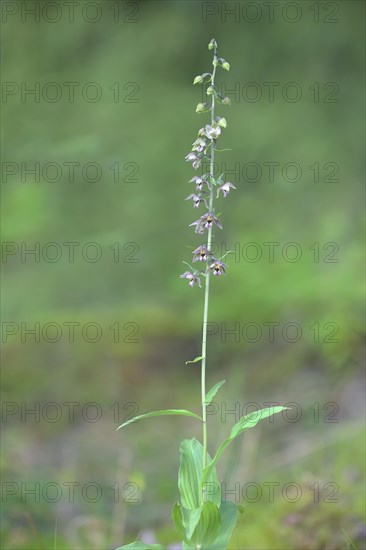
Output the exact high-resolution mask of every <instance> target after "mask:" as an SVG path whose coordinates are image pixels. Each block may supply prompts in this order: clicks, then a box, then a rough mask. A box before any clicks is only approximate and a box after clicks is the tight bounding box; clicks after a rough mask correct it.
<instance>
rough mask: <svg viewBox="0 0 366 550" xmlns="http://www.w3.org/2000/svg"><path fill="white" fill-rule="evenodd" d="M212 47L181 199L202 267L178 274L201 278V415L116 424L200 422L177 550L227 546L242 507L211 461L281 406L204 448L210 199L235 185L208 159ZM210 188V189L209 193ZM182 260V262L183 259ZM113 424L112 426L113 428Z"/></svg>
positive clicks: (179, 513)
mask: <svg viewBox="0 0 366 550" xmlns="http://www.w3.org/2000/svg"><path fill="white" fill-rule="evenodd" d="M208 48H209V50H213V60H212V66H213V69H212V72H209V73H203V74H202V75H198V76H196V78H195V79H194V82H193V84H202V85H203V86H205V88H206V95H207V98H208V100H207V101H206V102H204V103H198V105H197V108H196V112H197V113H206V112H209V113H210V115H211V117H210V123H209V124H206V125H205V126H204V127H202V128H200V129H199V131H198V135H197V139H196V140H195V141H194V142H193V144H192V149H191V151H190V152H189V153H188V155H187V156H186V161H188V162H191V163H192V167H193V168H194V169H195V170H197V169H198V168H200V167H201V166H202V162H203V161H204V160H207V161H209V166H210V168H209V172H207V173H204V174H202V175H201V176H194V177H193V178H192V179H191V180H190V183H194V184H195V191H196V192H195V193H192V194H190V195H189V196H188V197H187V200H193V206H194V208H199V207H200V206H204V208H206V212H205V213H204V214H203V215H201V216H200V217H199V218H198V219H197V220H196V221H194V222H193V223H191V224H190V225H191V226H194V227H195V232H196V233H197V234H199V235H202V234H205V232H206V231H207V243H205V244H204V245H200V246H198V248H196V249H195V250H194V251H193V258H192V263H196V262H200V263H201V264H203V265H204V267H203V269H195V268H193V267H192V266H191V265H190V264H187V266H188V267H189V270H188V271H185V272H184V273H182V274H181V275H180V277H181V278H182V279H187V280H188V281H189V286H190V287H193V286H195V285H197V286H198V287H202V282H201V279H204V287H205V294H204V307H203V332H202V352H201V356H200V357H196V358H195V359H193V360H192V361H187V363H198V362H200V363H201V409H202V415H201V416H199V415H198V414H196V413H194V412H192V411H188V410H186V409H165V410H159V411H152V412H149V413H146V414H141V415H138V416H136V417H134V418H132V419H131V420H128V421H127V422H125V423H124V424H122V425H121V426H120V427H119V428H122V427H124V426H127V425H128V424H131V423H132V422H135V421H136V420H141V419H143V418H148V417H152V416H163V415H182V416H191V417H193V418H195V419H197V420H199V421H200V422H201V423H202V443H201V442H199V441H198V440H197V439H195V438H193V439H185V440H184V441H183V442H182V443H181V446H180V468H179V474H178V488H179V493H180V502H177V503H175V505H174V507H173V513H172V517H173V521H174V525H175V528H176V531H177V533H178V535H179V536H180V538H181V539H182V541H183V542H182V550H225V549H227V547H228V544H229V541H230V538H231V535H232V532H233V530H234V528H235V526H236V524H237V520H238V516H239V513H241V512H242V511H243V509H242V507H241V506H240V505H237V504H235V503H234V502H231V501H226V500H222V498H221V485H220V482H219V480H218V477H217V473H216V464H217V463H218V461H219V459H220V457H221V455H222V453H223V452H224V450H225V449H226V447H228V445H229V444H230V443H231V442H232V441H233V440H234V439H235V438H236V437H238V436H239V435H240V434H242V433H243V432H244V431H245V430H247V429H248V428H252V427H253V426H255V425H256V424H257V423H258V422H259V421H260V420H262V419H264V418H267V417H269V416H271V415H272V414H275V413H278V412H280V411H282V410H283V409H285V408H286V407H270V408H266V409H261V410H259V411H255V412H252V413H250V414H247V415H246V416H243V417H242V418H240V420H239V421H238V422H237V423H236V424H235V425H234V426H233V427H232V429H231V432H230V434H229V435H228V437H227V438H226V439H225V440H224V441H223V442H222V443H221V444H220V445H219V447H218V449H217V450H216V453H215V454H214V456H213V458H211V456H210V455H209V453H208V450H207V407H208V405H209V404H210V403H211V402H212V400H213V398H214V397H215V395H216V394H217V392H218V391H219V389H220V388H221V386H222V385H223V384H224V383H225V380H222V381H221V382H218V383H216V384H215V385H214V386H213V387H212V388H211V389H210V390H209V391H208V392H206V347H207V320H208V305H209V291H210V276H211V274H213V275H215V276H221V275H224V274H226V268H227V265H226V264H225V263H224V262H223V259H224V257H222V258H216V257H215V256H214V254H213V252H212V238H213V229H214V228H218V229H222V223H221V221H220V219H219V217H218V215H217V214H216V213H215V207H214V202H215V199H217V198H219V197H220V193H221V194H222V196H223V197H224V198H225V197H227V196H228V194H229V193H230V192H231V190H232V189H235V186H234V185H233V184H232V183H231V182H228V181H226V182H225V181H224V174H221V175H220V177H218V178H215V175H214V159H215V151H217V150H218V149H217V148H216V144H217V140H218V139H219V138H220V136H221V134H222V130H223V129H225V128H226V127H227V122H226V119H225V118H224V117H221V116H215V107H216V103H219V104H221V105H230V101H229V98H228V97H226V96H223V95H222V94H220V93H219V92H218V89H217V84H216V81H215V78H216V71H217V68H222V69H224V70H227V71H228V70H230V65H229V63H228V62H227V61H226V60H225V59H224V58H222V57H219V56H218V53H217V43H216V41H215V40H214V39H213V40H211V42H210V43H209V45H208ZM215 191H216V193H215ZM184 263H186V262H184ZM119 428H118V429H119ZM122 548H123V549H128V548H129V549H133V548H134V549H136V550H137V549H139V550H143V549H152V548H155V549H157V550H158V549H162V550H164V549H163V547H162V546H160V545H150V546H148V545H146V544H144V543H142V542H139V541H135V542H134V543H132V544H129V545H127V546H123V547H121V548H120V549H118V550H122Z"/></svg>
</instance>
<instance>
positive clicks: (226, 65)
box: [222, 61, 230, 71]
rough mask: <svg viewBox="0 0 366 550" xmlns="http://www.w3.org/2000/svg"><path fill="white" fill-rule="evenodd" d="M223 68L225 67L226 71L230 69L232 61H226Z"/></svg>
mask: <svg viewBox="0 0 366 550" xmlns="http://www.w3.org/2000/svg"><path fill="white" fill-rule="evenodd" d="M222 68H223V69H225V71H230V63H228V62H227V61H225V62H224V63H223V64H222Z"/></svg>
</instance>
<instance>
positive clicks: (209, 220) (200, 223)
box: [190, 212, 222, 234]
mask: <svg viewBox="0 0 366 550" xmlns="http://www.w3.org/2000/svg"><path fill="white" fill-rule="evenodd" d="M212 224H215V225H216V226H217V227H219V228H220V229H222V225H221V222H220V220H219V218H217V217H216V216H215V215H214V214H212V213H211V212H207V214H204V215H203V216H201V217H200V218H199V219H198V220H196V221H195V222H193V223H191V224H190V227H191V226H192V225H195V226H196V229H195V231H196V233H200V234H201V233H203V231H204V230H205V229H210V228H211V227H212Z"/></svg>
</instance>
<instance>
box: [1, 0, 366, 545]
mask: <svg viewBox="0 0 366 550" xmlns="http://www.w3.org/2000/svg"><path fill="white" fill-rule="evenodd" d="M70 6H71V7H72V6H73V8H72V10H71V7H70ZM32 9H34V10H35V11H34V13H33V15H32V13H31V12H32ZM70 10H71V11H70ZM230 10H234V11H233V13H232V11H230ZM212 37H215V38H216V40H217V41H218V44H219V53H220V55H221V56H223V57H225V59H227V60H228V61H229V62H230V64H231V71H230V72H229V73H227V72H225V71H220V72H219V74H218V79H219V82H220V83H223V84H222V85H223V86H224V88H223V89H224V90H225V89H226V90H227V92H226V93H227V95H228V96H229V97H230V98H231V107H230V108H228V107H222V108H219V109H218V113H219V114H221V115H222V116H225V117H226V118H227V120H228V128H227V129H226V130H225V131H224V135H223V137H222V139H221V141H220V147H221V148H228V149H230V150H229V151H227V152H223V153H219V154H218V155H217V162H218V166H217V170H218V173H219V172H220V171H226V173H227V174H228V176H227V179H228V180H230V181H232V182H233V183H234V184H235V185H236V187H237V190H236V191H234V192H233V193H232V194H231V195H230V196H229V197H228V199H227V200H225V201H223V200H220V205H218V211H220V212H222V215H221V219H222V222H223V225H224V230H223V231H222V232H219V231H218V230H217V231H216V235H215V239H216V243H218V246H220V247H221V249H223V250H224V251H225V250H234V252H235V254H232V255H231V256H228V257H227V260H228V263H229V266H230V267H229V270H228V275H227V277H226V278H225V277H222V278H219V279H217V280H216V279H215V281H213V284H212V287H211V288H212V294H211V303H210V312H209V319H210V322H211V323H212V325H210V330H211V332H215V334H212V335H210V336H209V339H208V345H209V348H208V365H209V372H208V386H209V387H210V386H211V385H213V384H214V383H215V382H216V381H218V380H222V379H226V380H227V383H226V385H225V386H224V388H223V389H222V390H221V392H220V394H219V395H218V396H217V399H216V401H217V410H215V411H213V412H214V413H215V414H212V415H211V417H210V419H209V422H210V423H209V448H210V451H211V452H213V451H214V449H215V448H216V447H217V445H218V443H219V441H220V440H221V439H222V438H223V437H224V436H225V435H226V434H227V433H228V432H229V430H230V426H231V425H232V424H233V422H234V421H235V417H234V415H233V414H231V415H230V414H227V413H228V412H229V410H235V411H236V416H237V419H238V411H239V412H240V414H241V413H242V412H243V411H244V413H245V411H246V410H247V406H248V403H257V404H258V405H260V406H262V405H263V403H265V402H280V403H281V404H286V403H290V402H291V403H292V404H293V411H294V412H293V416H290V415H289V416H288V417H283V416H282V417H281V415H278V416H277V417H276V419H275V421H274V422H273V423H270V422H269V421H267V422H263V423H262V425H258V427H257V428H256V429H255V430H250V431H249V432H247V433H246V434H245V435H244V436H243V437H242V439H241V440H240V441H238V442H237V443H235V444H234V445H233V446H232V447H231V449H230V451H228V452H227V453H226V455H224V460H223V462H222V463H221V465H220V467H219V474H220V476H221V479H225V481H226V483H227V490H228V495H227V498H231V499H236V500H237V501H238V500H241V501H242V502H243V504H244V505H245V513H244V515H243V517H242V519H241V522H240V525H239V527H238V529H237V530H236V532H235V534H234V536H233V540H232V548H240V549H244V548H246V549H251V550H252V549H262V550H267V549H268V550H269V549H278V550H280V549H281V550H282V549H286V548H288V549H299V550H304V549H328V550H330V549H344V548H351V547H352V548H354V547H355V548H364V547H365V546H364V534H365V521H364V508H363V506H364V505H363V501H364V496H365V495H364V489H363V475H364V474H363V472H364V466H365V457H364V444H363V443H364V440H363V425H362V424H363V416H364V390H363V384H362V380H363V370H362V368H363V367H362V360H363V338H364V324H363V280H362V272H363V233H362V228H363V208H362V207H363V200H362V199H363V187H362V182H363V175H364V174H363V160H362V159H363V152H364V134H363V125H364V124H363V119H364V104H363V97H364V81H363V76H362V75H363V72H364V4H363V3H362V2H358V1H348V2H346V1H337V2H315V3H313V2H308V1H299V2H295V3H294V2H274V3H266V2H261V1H257V2H200V1H195V2H193V1H177V2H175V1H163V2H158V1H155V0H149V1H145V2H143V1H136V2H127V3H125V2H117V1H116V2H112V1H111V2H109V1H107V0H106V1H103V2H88V1H81V2H77V3H71V4H67V3H65V2H61V0H60V1H59V2H44V3H42V2H41V3H39V2H32V1H27V2H3V3H2V61H3V63H2V66H3V70H2V81H3V84H2V114H3V116H2V132H3V133H2V136H3V141H4V143H3V159H2V161H3V162H2V209H3V211H2V214H3V216H2V219H3V231H2V238H3V249H2V252H3V255H2V267H3V274H4V278H3V281H4V282H3V292H2V304H3V322H2V346H3V352H2V358H3V371H2V382H3V384H2V399H3V409H2V413H3V416H2V423H3V424H2V428H3V435H2V443H3V458H2V492H3V496H2V520H3V521H2V544H1V546H2V548H4V549H5V548H7V549H30V548H37V549H39V548H45V549H48V548H53V547H55V548H58V549H61V548H70V549H79V548H80V549H106V548H116V547H117V546H118V545H121V544H122V543H123V542H124V543H127V542H129V541H131V540H134V538H135V537H136V536H137V535H138V534H139V532H140V530H141V529H142V530H143V532H142V537H143V538H144V539H145V540H146V541H153V540H157V541H159V542H160V543H162V544H164V545H165V546H166V547H169V545H174V543H176V542H177V536H176V535H175V533H174V530H173V526H172V523H171V520H170V510H171V506H172V504H173V503H174V501H175V500H176V499H177V498H178V491H177V484H176V480H177V470H178V466H179V452H178V451H179V443H180V441H181V439H183V438H184V437H192V436H196V437H200V426H199V425H197V424H196V423H195V422H194V421H192V420H191V419H184V418H179V417H177V418H174V417H173V418H170V417H169V418H168V417H167V418H161V419H152V420H147V421H146V422H144V423H139V424H138V425H136V426H130V427H128V428H126V429H125V430H124V431H119V432H116V428H117V426H118V425H119V424H120V423H122V421H123V420H125V419H127V418H129V417H130V416H132V414H136V413H137V412H138V411H139V412H145V411H148V410H154V409H160V408H164V407H176V408H192V409H193V410H197V411H198V410H199V407H200V388H199V369H198V367H197V364H195V365H185V361H187V360H189V359H192V358H193V357H195V356H197V355H200V337H201V323H202V308H203V291H202V290H200V289H199V288H193V289H190V288H189V287H188V284H187V282H186V281H182V280H180V279H179V274H180V273H182V271H184V270H185V266H184V265H183V264H182V261H183V260H184V261H190V259H191V251H192V248H193V247H194V248H196V247H197V246H198V245H199V244H201V243H202V242H203V240H202V238H200V237H199V236H197V235H195V234H194V232H193V230H192V228H189V227H188V225H189V224H190V223H191V222H192V221H193V220H195V219H196V218H197V217H198V216H199V215H200V213H199V214H197V211H193V210H192V205H191V203H188V202H184V199H185V197H186V196H187V195H188V194H189V193H191V192H193V187H192V184H188V183H187V182H188V180H189V179H190V178H191V177H192V176H193V175H194V172H193V170H192V168H191V166H190V165H189V164H187V163H185V161H184V157H185V155H186V154H187V153H188V152H189V150H190V147H191V143H192V142H193V140H194V139H195V137H196V133H197V130H198V128H199V127H200V126H202V125H203V124H205V123H207V122H208V115H205V114H203V115H196V114H195V107H196V104H197V103H198V102H199V101H201V100H202V91H201V88H200V86H195V87H193V86H192V81H193V78H194V77H195V76H196V75H197V74H200V73H202V72H205V71H209V70H210V63H211V52H208V50H207V44H208V42H209V41H210V39H211V38H212ZM270 83H272V84H270ZM31 89H34V90H35V92H34V93H33V94H32V93H27V90H28V91H29V90H31ZM270 89H272V90H273V95H272V96H271V95H270V94H269V92H270ZM72 90H73V91H72ZM37 163H38V164H37ZM269 163H270V164H269ZM271 163H275V164H271ZM270 166H272V167H273V174H271V173H270V172H269V167H270ZM31 169H35V170H36V172H35V174H32V173H30V172H27V170H31ZM72 170H74V173H73V174H72ZM38 172H39V174H38ZM198 173H200V172H198ZM272 175H273V177H272ZM268 242H271V243H276V244H275V245H273V246H274V247H275V248H274V256H273V257H270V256H269V245H265V244H264V243H268ZM67 243H69V244H67ZM70 243H74V244H70ZM248 243H254V244H252V245H248ZM289 243H296V245H291V244H289ZM30 249H34V250H35V253H34V254H31V253H28V254H27V252H26V251H27V250H30ZM71 250H73V251H74V252H73V254H72V253H71ZM258 251H259V252H258ZM256 254H258V258H256ZM37 323H38V325H37ZM271 323H276V325H273V327H274V333H273V338H269V328H268V327H269V324H271ZM71 327H74V329H73V330H74V334H73V337H71V336H70V334H71V335H72V330H71ZM32 328H33V329H35V333H33V334H32V333H31V332H28V331H29V330H31V329H32ZM233 328H234V329H236V330H238V331H239V332H237V333H236V334H234V335H233V334H230V333H227V332H225V330H230V329H233ZM30 409H33V410H35V411H36V412H35V413H34V414H29V413H27V410H30ZM289 483H293V484H295V485H293V486H287V485H286V484H289ZM37 484H38V485H37ZM248 484H249V485H248ZM250 484H252V485H250ZM266 484H267V485H266ZM271 484H274V485H273V487H274V496H273V498H271V495H270V493H269V489H268V487H269V486H270V485H271ZM72 487H73V488H74V494H73V495H72V490H71V488H72ZM32 489H33V491H34V492H33V493H32ZM299 489H300V492H299ZM229 490H234V493H231V494H229ZM257 490H258V491H259V492H258V495H257V493H256V491H257ZM297 496H299V498H297ZM134 500H136V502H134ZM54 541H56V542H54ZM352 545H353V546H352ZM173 547H174V546H172V548H173ZM175 547H177V546H175Z"/></svg>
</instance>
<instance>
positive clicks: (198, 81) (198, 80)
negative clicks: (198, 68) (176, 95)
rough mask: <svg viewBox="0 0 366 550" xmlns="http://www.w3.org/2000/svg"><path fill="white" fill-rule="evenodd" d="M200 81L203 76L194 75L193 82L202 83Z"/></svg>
mask: <svg viewBox="0 0 366 550" xmlns="http://www.w3.org/2000/svg"><path fill="white" fill-rule="evenodd" d="M202 82H203V76H202V75H200V74H199V75H198V76H196V77H195V79H194V81H193V84H202Z"/></svg>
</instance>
